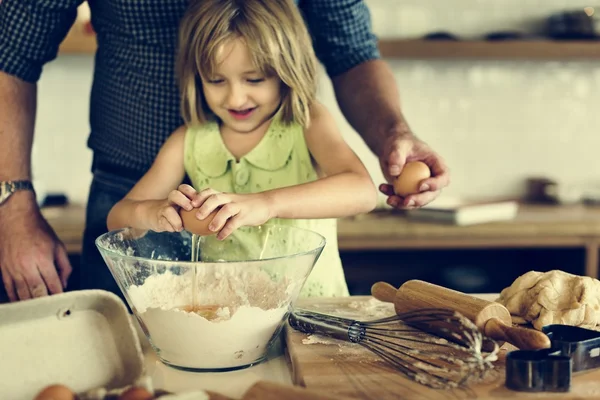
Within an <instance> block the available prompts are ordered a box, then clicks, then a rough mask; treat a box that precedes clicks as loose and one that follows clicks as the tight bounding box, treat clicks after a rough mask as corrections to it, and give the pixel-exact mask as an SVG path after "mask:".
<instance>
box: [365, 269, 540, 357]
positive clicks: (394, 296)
mask: <svg viewBox="0 0 600 400" xmlns="http://www.w3.org/2000/svg"><path fill="white" fill-rule="evenodd" d="M371 294H372V295H373V297H375V298H376V299H378V300H381V301H385V302H388V303H394V308H395V309H396V313H397V314H401V313H404V312H408V311H414V310H418V309H422V308H446V309H451V310H454V311H458V312H459V313H461V314H462V315H464V316H465V317H467V318H468V319H470V320H471V321H473V322H474V323H475V325H476V326H477V328H479V330H480V331H481V332H482V333H483V334H484V335H486V336H487V337H489V338H491V339H494V340H497V341H502V342H508V343H510V344H512V345H514V346H516V347H517V348H519V349H521V350H537V349H546V348H549V347H550V344H551V343H550V338H548V336H546V335H545V334H544V333H542V332H540V331H536V330H534V329H527V328H521V327H515V326H512V320H511V317H510V313H509V312H508V310H507V309H506V307H504V306H503V305H502V304H500V303H496V302H491V301H487V300H483V299H479V298H477V297H474V296H470V295H468V294H465V293H461V292H458V291H456V290H452V289H448V288H445V287H442V286H438V285H434V284H432V283H428V282H424V281H419V280H411V281H408V282H406V283H404V284H403V285H402V286H400V288H399V289H397V290H396V288H395V287H393V286H392V285H390V284H389V283H385V282H377V283H375V284H374V285H373V286H372V287H371Z"/></svg>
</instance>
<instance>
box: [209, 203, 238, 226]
mask: <svg viewBox="0 0 600 400" xmlns="http://www.w3.org/2000/svg"><path fill="white" fill-rule="evenodd" d="M239 212H240V208H239V206H237V205H236V204H233V203H228V204H225V205H224V206H223V207H221V209H220V210H219V212H218V213H217V214H216V215H215V217H214V218H213V220H212V221H211V223H210V224H209V226H208V229H210V230H211V231H213V232H219V231H221V229H223V227H224V226H225V225H226V224H227V222H228V221H229V220H230V219H231V218H232V217H235V216H236V215H238V214H239Z"/></svg>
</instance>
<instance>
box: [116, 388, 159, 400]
mask: <svg viewBox="0 0 600 400" xmlns="http://www.w3.org/2000/svg"><path fill="white" fill-rule="evenodd" d="M152 399H154V395H153V394H152V393H150V392H149V391H147V390H146V389H144V388H141V387H131V388H129V389H127V390H126V391H124V392H123V393H121V395H120V396H119V400H152Z"/></svg>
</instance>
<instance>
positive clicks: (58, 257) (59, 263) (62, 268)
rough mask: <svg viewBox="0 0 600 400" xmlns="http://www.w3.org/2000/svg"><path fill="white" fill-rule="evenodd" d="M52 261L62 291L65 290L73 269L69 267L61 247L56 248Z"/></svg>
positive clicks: (64, 251) (65, 254)
mask: <svg viewBox="0 0 600 400" xmlns="http://www.w3.org/2000/svg"><path fill="white" fill-rule="evenodd" d="M54 259H55V262H56V269H57V270H58V274H59V276H60V281H61V283H62V287H63V290H64V289H66V288H67V282H68V281H69V276H71V272H72V271H73V268H72V267H71V262H70V261H69V256H68V255H67V251H66V250H65V248H64V247H63V246H59V247H57V248H56V252H55V255H54Z"/></svg>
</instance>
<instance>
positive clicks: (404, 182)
mask: <svg viewBox="0 0 600 400" xmlns="http://www.w3.org/2000/svg"><path fill="white" fill-rule="evenodd" d="M430 176H431V171H430V170H429V167H428V166H427V164H425V163H424V162H421V161H413V162H408V163H406V165H404V168H403V169H402V172H401V173H400V175H398V176H397V177H396V178H395V179H394V185H393V186H394V193H395V194H397V195H398V196H402V197H406V196H408V195H411V194H417V193H420V192H421V191H420V190H419V188H420V187H421V182H423V180H425V179H427V178H429V177H430Z"/></svg>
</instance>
